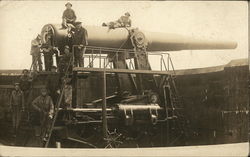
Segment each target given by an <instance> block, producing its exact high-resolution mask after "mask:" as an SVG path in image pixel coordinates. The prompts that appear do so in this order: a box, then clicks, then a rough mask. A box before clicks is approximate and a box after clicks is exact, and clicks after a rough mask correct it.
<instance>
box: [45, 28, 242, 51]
mask: <svg viewBox="0 0 250 157" xmlns="http://www.w3.org/2000/svg"><path fill="white" fill-rule="evenodd" d="M84 28H85V29H86V30H87V32H88V43H89V46H96V47H109V48H117V49H119V48H123V49H133V48H134V46H133V44H132V42H131V41H130V40H131V39H130V37H131V33H130V32H131V30H133V29H127V28H116V29H109V28H107V27H100V26H85V25H84ZM49 31H50V32H52V44H53V45H54V46H57V47H62V46H63V45H66V44H67V35H68V30H67V29H63V28H62V26H61V25H58V24H57V25H53V24H47V25H45V26H44V27H43V28H42V33H41V34H42V38H43V43H45V42H46V39H47V36H48V32H49ZM140 33H142V34H143V35H144V36H145V39H142V40H146V42H147V51H150V52H153V51H179V50H209V49H235V48H236V47H237V43H236V42H232V41H213V40H200V39H194V38H192V37H186V36H181V35H177V34H167V33H155V32H147V31H140Z"/></svg>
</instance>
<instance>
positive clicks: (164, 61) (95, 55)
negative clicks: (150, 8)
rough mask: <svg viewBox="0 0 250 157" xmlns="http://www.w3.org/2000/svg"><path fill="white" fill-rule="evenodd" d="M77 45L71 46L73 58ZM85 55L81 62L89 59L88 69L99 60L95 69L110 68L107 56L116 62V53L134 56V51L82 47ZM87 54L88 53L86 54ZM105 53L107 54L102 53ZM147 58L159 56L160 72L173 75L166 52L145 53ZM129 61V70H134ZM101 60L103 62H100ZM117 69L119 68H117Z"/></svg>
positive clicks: (132, 64)
mask: <svg viewBox="0 0 250 157" xmlns="http://www.w3.org/2000/svg"><path fill="white" fill-rule="evenodd" d="M76 46H79V45H73V57H74V47H76ZM83 48H84V49H85V53H84V54H83V60H84V58H89V61H88V62H89V63H88V65H87V66H84V65H83V67H88V68H93V66H94V62H95V61H96V60H99V66H97V68H105V67H106V68H107V66H109V67H110V68H112V66H111V65H110V64H109V62H108V59H109V58H108V54H113V56H112V58H111V60H115V62H118V53H124V52H125V53H126V54H128V55H129V54H136V52H135V50H132V49H118V48H108V47H97V46H84V47H83ZM86 52H88V53H86ZM103 52H107V53H103ZM146 55H147V56H153V55H154V56H160V67H159V68H160V70H161V71H173V74H174V75H175V74H176V72H175V68H174V65H173V61H172V59H171V57H170V54H169V53H168V52H160V51H159V52H153V53H152V52H146ZM128 59H129V65H128V67H129V69H135V67H134V63H133V61H132V58H128ZM102 60H103V61H102ZM102 62H105V63H106V64H105V65H102ZM117 68H119V67H117Z"/></svg>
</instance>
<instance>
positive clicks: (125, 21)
mask: <svg viewBox="0 0 250 157" xmlns="http://www.w3.org/2000/svg"><path fill="white" fill-rule="evenodd" d="M129 17H130V14H129V12H126V13H125V15H124V16H121V17H120V18H119V19H118V20H117V21H114V22H109V23H103V24H102V26H108V27H109V29H115V28H121V27H131V19H130V18H129Z"/></svg>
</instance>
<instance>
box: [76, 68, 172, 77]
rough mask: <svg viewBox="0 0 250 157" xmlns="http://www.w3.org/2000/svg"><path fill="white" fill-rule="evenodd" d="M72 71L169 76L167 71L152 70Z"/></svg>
mask: <svg viewBox="0 0 250 157" xmlns="http://www.w3.org/2000/svg"><path fill="white" fill-rule="evenodd" d="M73 70H74V71H78V72H103V71H104V70H105V71H106V72H107V73H128V74H155V75H169V74H171V72H169V71H154V70H129V69H103V68H85V67H75V68H74V69H73Z"/></svg>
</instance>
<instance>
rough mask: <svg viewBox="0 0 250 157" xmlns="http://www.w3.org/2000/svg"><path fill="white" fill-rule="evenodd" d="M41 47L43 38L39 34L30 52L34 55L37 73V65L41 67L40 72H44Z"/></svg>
mask: <svg viewBox="0 0 250 157" xmlns="http://www.w3.org/2000/svg"><path fill="white" fill-rule="evenodd" d="M40 47H41V36H40V35H39V34H38V35H37V37H36V38H35V39H34V40H32V41H31V50H30V54H31V55H32V65H33V70H34V71H37V65H38V67H39V71H42V69H43V68H42V60H41V54H40Z"/></svg>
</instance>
